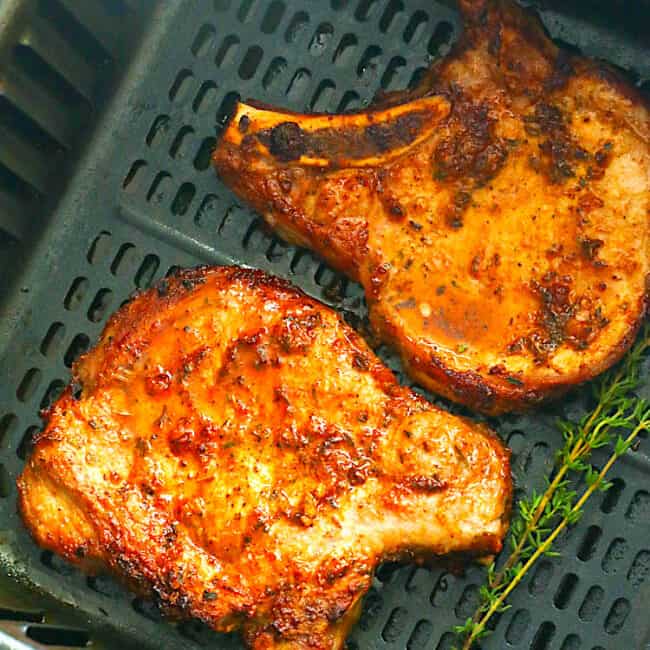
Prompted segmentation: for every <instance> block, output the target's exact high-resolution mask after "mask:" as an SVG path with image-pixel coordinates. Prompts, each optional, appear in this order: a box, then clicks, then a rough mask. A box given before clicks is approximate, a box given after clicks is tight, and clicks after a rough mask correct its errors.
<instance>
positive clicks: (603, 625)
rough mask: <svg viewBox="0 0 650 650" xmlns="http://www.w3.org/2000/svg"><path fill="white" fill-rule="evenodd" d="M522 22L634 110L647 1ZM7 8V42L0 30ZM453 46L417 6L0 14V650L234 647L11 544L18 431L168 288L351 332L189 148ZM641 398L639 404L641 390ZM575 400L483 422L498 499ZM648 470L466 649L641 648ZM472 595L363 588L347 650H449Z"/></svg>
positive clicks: (458, 584) (353, 302)
mask: <svg viewBox="0 0 650 650" xmlns="http://www.w3.org/2000/svg"><path fill="white" fill-rule="evenodd" d="M527 4H534V5H535V6H537V7H539V8H541V12H542V17H543V19H544V21H545V23H546V25H547V27H548V28H549V30H550V31H551V33H552V35H553V36H554V37H555V38H557V39H560V40H561V41H562V42H564V43H566V44H569V45H570V46H572V47H578V48H580V49H581V50H582V51H583V52H585V53H587V54H589V55H594V56H600V57H603V58H606V59H608V60H610V61H611V62H613V63H615V64H617V65H619V66H621V67H623V68H625V69H626V70H628V72H629V73H630V76H631V79H632V82H633V83H637V84H638V85H640V86H641V87H642V88H644V87H645V88H646V89H648V86H649V84H650V81H649V80H650V43H649V42H648V38H649V37H648V34H649V33H650V5H648V3H646V2H638V3H637V2H622V1H621V2H611V3H605V2H596V1H592V2H574V3H564V2H546V3H543V4H542V3H530V2H529V3H527ZM23 6H28V8H29V11H27V10H25V13H24V15H22V17H20V16H19V18H20V20H18V18H16V15H17V14H16V13H15V14H14V15H13V18H12V16H10V15H9V14H11V11H12V10H13V11H15V12H19V11H23V9H24V7H23ZM3 12H4V13H3ZM12 20H13V22H12ZM39 30H40V31H39ZM458 32H459V24H458V18H457V15H456V12H455V10H454V9H453V5H452V4H447V3H443V2H436V1H435V0H330V1H325V0H319V1H317V0H312V1H306V2H294V1H293V0H241V1H238V0H209V1H208V0H202V1H199V0H174V1H173V2H172V1H165V2H159V3H154V2H153V1H149V0H147V2H144V0H143V1H142V2H135V1H131V2H127V1H126V0H120V1H119V2H118V0H87V1H86V0H84V1H83V2H82V0H77V2H74V1H72V0H46V1H42V2H37V1H36V0H34V1H31V2H30V1H29V0H27V1H24V2H21V1H16V0H6V4H4V5H0V280H1V281H0V309H1V311H0V648H2V647H6V648H12V649H21V650H22V649H24V648H25V647H33V648H44V647H58V648H61V647H65V648H69V647H85V646H86V645H87V644H89V643H91V644H92V645H93V647H104V648H116V647H124V648H127V647H139V648H155V649H159V648H165V649H167V648H169V649H176V648H178V649H180V648H199V647H206V648H239V647H241V645H240V642H239V639H238V638H237V637H236V636H226V635H219V634H215V633H213V632H211V631H209V630H207V629H205V628H203V627H202V626H200V625H198V624H195V623H193V622H186V623H182V624H172V623H167V622H164V621H162V620H161V618H160V616H159V614H158V612H157V611H156V608H155V607H154V606H153V605H151V604H149V603H146V602H143V601H141V600H139V599H134V597H133V596H132V595H129V594H128V593H127V592H126V591H124V590H123V589H122V588H121V587H119V586H117V584H116V583H114V582H113V581H112V580H111V579H110V578H104V577H99V578H92V579H91V578H86V577H85V576H84V575H82V574H81V573H80V572H78V571H77V570H76V569H74V568H72V567H71V566H69V565H68V564H66V563H65V562H63V561H61V560H60V559H58V558H57V557H55V556H52V555H51V554H50V553H46V552H42V551H41V550H39V549H38V548H37V547H36V546H35V545H34V544H33V543H32V541H31V540H30V538H29V536H28V535H27V533H26V532H25V530H24V529H23V527H22V525H21V523H20V521H19V519H18V516H17V514H16V505H15V504H16V490H15V483H14V482H15V479H16V477H17V475H18V474H19V472H20V470H21V467H22V465H23V462H24V459H25V456H26V454H27V453H29V446H30V439H31V437H32V435H33V434H34V432H35V431H37V430H38V428H39V426H40V425H41V420H40V418H39V410H40V409H41V408H43V407H45V406H47V405H48V404H49V403H50V402H51V401H52V400H53V399H55V398H56V397H57V396H58V395H59V393H60V391H61V390H62V388H63V386H64V385H65V383H66V382H67V380H68V377H69V368H70V365H71V363H72V361H73V359H74V358H75V357H76V356H77V355H78V354H79V353H81V352H82V351H84V350H85V349H87V347H88V346H89V345H90V344H91V343H92V342H93V341H94V340H95V339H96V338H97V336H98V334H99V332H100V331H101V329H102V327H103V326H104V323H105V321H106V318H107V316H108V315H109V314H110V313H111V312H112V311H114V310H115V309H116V308H117V307H118V306H119V305H120V303H121V302H122V301H124V300H125V299H126V298H127V296H128V295H129V294H130V293H131V292H132V291H134V290H136V289H138V288H144V287H146V286H149V285H150V284H151V283H152V282H154V281H155V280H157V279H159V278H161V277H163V276H164V275H165V274H166V273H169V272H170V271H173V269H174V267H177V266H191V265H196V264H199V263H228V264H230V263H241V264H246V265H250V266H255V267H260V268H263V269H266V270H267V271H270V272H272V273H275V274H277V275H280V276H283V277H286V278H288V279H290V280H291V281H292V282H294V283H295V284H297V285H298V286H300V287H302V288H303V289H304V290H305V291H306V292H307V293H309V294H311V295H313V296H315V297H316V298H318V299H320V300H322V301H324V302H326V303H327V304H330V305H332V306H333V307H334V308H336V309H338V310H341V311H343V312H344V313H345V315H346V317H347V318H348V320H350V322H352V324H354V325H357V326H362V325H363V320H364V315H365V307H364V302H363V299H362V292H361V291H360V289H359V287H358V286H357V285H355V284H353V283H350V282H347V281H346V280H344V279H343V278H341V277H340V276H338V275H337V274H336V273H334V272H333V271H332V270H330V269H329V268H328V267H327V266H326V265H325V264H323V263H321V262H320V261H319V260H318V259H316V258H315V257H314V256H312V255H311V254H310V253H308V252H305V251H302V250H297V249H296V248H294V247H291V246H288V245H286V244H284V243H282V242H281V241H279V240H278V239H276V238H274V237H272V236H270V235H268V234H267V233H266V232H265V231H264V230H263V229H262V228H261V223H260V221H259V219H258V218H257V217H256V216H255V215H254V214H253V213H251V212H250V211H249V210H247V209H246V208H244V207H242V206H240V205H239V204H238V203H237V201H236V200H235V198H234V197H233V195H232V194H231V193H230V192H229V191H228V190H227V189H226V188H225V187H224V186H223V185H222V184H221V183H220V182H219V180H217V178H216V177H215V175H214V173H213V172H212V171H211V169H210V167H209V154H210V150H211V148H212V147H213V145H214V143H215V141H216V138H217V137H218V135H219V131H220V128H222V127H223V124H224V122H225V119H226V117H227V115H228V112H229V110H230V108H231V107H232V105H233V101H234V99H235V98H236V97H237V96H238V95H239V96H241V97H243V98H246V97H255V98H257V99H259V100H262V101H265V102H269V103H274V104H278V105H281V106H286V107H289V108H292V109H296V110H318V111H340V110H346V109H348V110H349V109H354V108H359V107H363V106H365V105H367V104H368V103H369V101H370V100H371V98H372V97H373V95H374V93H375V92H376V91H377V90H378V89H379V88H384V89H397V88H402V87H405V86H407V85H409V83H412V82H413V81H414V80H416V79H417V78H418V75H419V74H421V72H422V70H423V68H424V67H426V66H428V65H429V64H430V62H431V61H432V60H434V59H435V58H436V57H439V56H442V55H444V54H445V53H446V52H448V50H449V48H450V45H451V43H452V42H453V40H454V39H455V38H456V36H457V34H458ZM43 33H45V36H43ZM57 38H58V40H57ZM66 48H67V49H66ZM7 80H9V81H7ZM12 84H13V85H12ZM30 84H31V85H30ZM25 89H27V90H25ZM28 91H29V92H28ZM44 99H45V100H47V101H45V102H44V101H43V100H44ZM379 353H380V355H381V356H382V358H384V360H385V361H386V362H387V363H388V365H389V366H390V367H391V368H393V369H394V370H395V372H396V373H397V374H398V375H399V376H400V378H401V379H402V380H403V381H405V382H406V381H407V380H406V378H405V377H404V376H403V375H402V372H401V369H400V366H399V363H398V362H397V361H396V359H395V358H394V357H392V356H391V355H390V354H389V353H388V352H387V351H386V350H384V349H383V348H380V349H379ZM649 370H650V361H649V360H647V359H646V362H645V368H644V376H645V377H647V376H648V371H649ZM642 390H643V393H644V394H645V395H646V396H650V383H646V385H645V386H644V388H643V389H642ZM589 402H590V397H589V388H588V387H585V388H584V389H582V390H580V391H578V392H577V393H576V394H575V395H573V396H571V397H570V398H569V399H567V400H565V401H563V402H562V403H559V404H555V405H552V406H549V407H546V408H545V409H543V410H542V411H541V412H538V413H534V414H531V415H528V416H506V417H502V418H499V419H493V420H490V424H491V425H492V426H494V427H495V428H496V429H497V430H498V431H499V433H500V434H501V435H502V436H503V438H504V439H505V440H506V441H507V443H508V444H509V445H510V446H511V448H512V450H513V454H514V463H513V465H514V472H515V478H516V481H517V486H518V491H519V493H521V492H522V491H527V490H530V489H532V488H534V487H537V488H539V487H540V486H541V485H542V484H543V480H544V477H545V476H546V475H547V474H548V473H549V471H550V469H551V467H552V463H553V452H554V450H555V449H556V448H557V447H558V446H559V445H560V442H561V438H560V435H559V433H558V431H557V429H556V427H555V421H556V420H557V419H558V418H559V417H572V418H577V417H579V416H580V414H581V413H582V412H583V410H584V409H585V408H587V407H588V406H589ZM451 408H453V407H451ZM648 451H649V448H648V444H647V442H646V441H645V440H643V441H642V444H641V445H640V447H639V448H638V449H637V450H635V451H632V452H631V453H630V454H629V455H628V456H627V457H625V458H624V459H623V460H621V461H620V463H619V464H618V465H617V466H616V467H615V470H614V472H613V475H612V477H613V480H614V486H613V488H612V489H611V490H610V491H609V492H607V493H606V494H604V495H599V496H596V497H595V498H594V499H593V501H592V502H591V503H590V504H589V505H588V506H587V508H586V512H585V514H584V517H583V518H582V520H581V521H580V522H579V523H578V524H577V525H576V526H575V527H574V528H572V529H571V530H570V531H569V532H568V534H566V535H564V536H563V537H562V538H561V539H560V540H559V543H558V545H557V546H558V550H560V551H561V553H562V556H561V557H560V558H558V559H544V560H542V561H541V562H540V563H539V564H538V565H537V566H536V568H535V569H534V570H533V571H532V573H531V574H530V576H529V577H528V578H527V579H526V580H525V581H524V583H523V584H522V585H521V587H520V588H519V589H518V590H517V591H516V592H515V593H514V595H513V596H512V598H511V600H510V602H511V604H512V608H511V609H510V610H508V611H507V612H506V613H505V614H503V616H502V617H501V619H500V620H499V621H498V625H497V627H496V630H495V632H494V634H493V635H492V636H491V637H490V638H489V639H488V640H486V641H485V643H484V644H483V647H484V648H486V649H488V648H491V649H498V648H511V647H512V648H532V649H534V650H542V649H544V648H558V649H561V650H578V649H591V650H597V649H601V650H602V649H609V648H618V649H620V650H628V649H630V650H634V649H641V648H646V647H649V644H650V618H649V617H648V615H647V613H646V611H647V603H648V601H649V599H650V579H648V578H649V572H650V481H649V476H650V457H649V455H648ZM601 461H602V456H599V457H597V458H596V463H598V462H601ZM483 575H484V574H483V570H482V569H480V568H478V567H470V568H468V570H467V571H466V573H465V575H464V576H462V577H461V576H454V575H451V574H449V573H447V572H445V571H444V570H441V569H433V570H430V569H424V568H414V567H410V566H406V567H396V566H384V567H382V568H381V569H380V570H379V572H378V574H377V578H376V580H375V582H374V586H373V588H372V590H371V591H370V593H369V594H368V596H367V597H366V600H365V608H364V613H363V615H362V617H361V620H360V621H359V623H358V625H357V626H356V628H355V630H354V632H353V634H352V636H351V639H350V642H349V643H350V646H351V647H357V648H363V649H366V648H386V649H388V648H393V649H398V648H408V649H409V650H417V649H421V648H427V649H430V650H436V649H449V648H451V646H452V643H453V638H452V636H451V634H450V633H449V630H450V628H451V626H452V625H454V624H457V623H459V622H461V621H463V620H464V619H465V618H466V617H467V616H468V615H470V614H471V613H472V611H473V609H474V605H475V603H476V597H477V592H478V585H479V584H480V583H481V582H482V580H483Z"/></svg>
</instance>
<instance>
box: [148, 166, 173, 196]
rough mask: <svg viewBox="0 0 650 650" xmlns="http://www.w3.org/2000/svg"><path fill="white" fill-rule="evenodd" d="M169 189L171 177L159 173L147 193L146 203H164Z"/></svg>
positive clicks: (166, 173)
mask: <svg viewBox="0 0 650 650" xmlns="http://www.w3.org/2000/svg"><path fill="white" fill-rule="evenodd" d="M171 188H172V175H171V174H169V173H168V172H159V173H158V174H156V177H155V178H154V179H153V183H151V187H150V188H149V191H148V192H147V201H150V202H151V203H157V204H161V203H164V202H165V201H166V200H167V199H168V197H169V192H170V191H171Z"/></svg>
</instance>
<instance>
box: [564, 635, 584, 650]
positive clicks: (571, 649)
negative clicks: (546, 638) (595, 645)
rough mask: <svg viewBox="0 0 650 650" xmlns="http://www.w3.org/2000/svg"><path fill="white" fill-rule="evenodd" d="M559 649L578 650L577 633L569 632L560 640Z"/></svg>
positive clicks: (578, 639)
mask: <svg viewBox="0 0 650 650" xmlns="http://www.w3.org/2000/svg"><path fill="white" fill-rule="evenodd" d="M560 650H580V637H579V636H578V635H577V634H569V636H568V637H567V638H566V639H564V641H563V642H562V646H561V648H560Z"/></svg>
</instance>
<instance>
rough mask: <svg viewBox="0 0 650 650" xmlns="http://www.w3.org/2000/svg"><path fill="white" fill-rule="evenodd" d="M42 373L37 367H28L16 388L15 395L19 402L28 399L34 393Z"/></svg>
mask: <svg viewBox="0 0 650 650" xmlns="http://www.w3.org/2000/svg"><path fill="white" fill-rule="evenodd" d="M42 377H43V373H42V372H41V371H40V370H39V369H38V368H30V369H29V370H28V371H27V372H26V373H25V376H24V377H23V379H22V381H21V382H20V384H18V388H17V390H16V397H17V398H18V399H19V400H20V401H21V402H27V401H29V400H30V399H31V398H32V397H33V396H34V393H36V390H37V389H38V386H39V384H40V383H41V378H42Z"/></svg>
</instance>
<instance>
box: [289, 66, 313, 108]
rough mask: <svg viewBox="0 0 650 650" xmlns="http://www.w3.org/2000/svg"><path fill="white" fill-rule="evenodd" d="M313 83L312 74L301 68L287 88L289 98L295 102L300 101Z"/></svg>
mask: <svg viewBox="0 0 650 650" xmlns="http://www.w3.org/2000/svg"><path fill="white" fill-rule="evenodd" d="M310 82H311V72H309V70H307V69H306V68H300V70H297V71H296V74H294V75H293V78H292V79H291V81H290V82H289V86H288V87H287V97H288V98H289V99H290V100H291V101H293V102H295V101H298V100H299V99H300V98H301V97H303V95H304V94H305V92H306V91H307V88H308V87H309V84H310Z"/></svg>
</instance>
